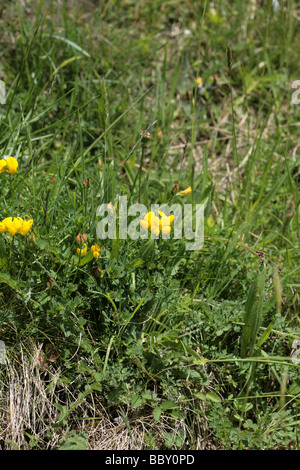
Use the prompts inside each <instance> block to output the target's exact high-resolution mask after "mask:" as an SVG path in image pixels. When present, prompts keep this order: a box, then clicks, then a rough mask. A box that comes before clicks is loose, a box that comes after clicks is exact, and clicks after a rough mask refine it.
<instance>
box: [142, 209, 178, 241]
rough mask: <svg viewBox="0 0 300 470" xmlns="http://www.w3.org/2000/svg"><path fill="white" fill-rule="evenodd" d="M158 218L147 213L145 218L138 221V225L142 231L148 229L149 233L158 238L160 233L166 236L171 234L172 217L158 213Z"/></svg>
mask: <svg viewBox="0 0 300 470" xmlns="http://www.w3.org/2000/svg"><path fill="white" fill-rule="evenodd" d="M158 213H159V215H160V217H158V216H157V215H155V213H154V212H153V211H150V212H148V213H147V214H146V215H145V217H144V218H143V219H142V220H141V221H140V225H141V227H142V228H143V229H144V230H148V228H150V230H151V232H152V233H153V234H154V235H156V236H158V235H159V234H160V232H161V233H163V234H164V235H167V234H168V233H170V232H171V225H172V223H173V221H174V215H173V214H172V215H170V216H168V215H166V214H164V213H163V212H161V211H159V212H158Z"/></svg>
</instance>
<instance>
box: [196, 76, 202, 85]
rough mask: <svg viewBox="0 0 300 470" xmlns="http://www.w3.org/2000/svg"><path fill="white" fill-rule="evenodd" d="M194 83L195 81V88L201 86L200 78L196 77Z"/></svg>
mask: <svg viewBox="0 0 300 470" xmlns="http://www.w3.org/2000/svg"><path fill="white" fill-rule="evenodd" d="M195 81H196V85H197V86H202V78H201V77H197V78H196V80H195Z"/></svg>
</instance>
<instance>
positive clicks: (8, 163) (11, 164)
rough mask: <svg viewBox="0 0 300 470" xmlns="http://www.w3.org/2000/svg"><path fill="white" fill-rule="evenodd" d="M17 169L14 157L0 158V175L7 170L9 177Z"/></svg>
mask: <svg viewBox="0 0 300 470" xmlns="http://www.w3.org/2000/svg"><path fill="white" fill-rule="evenodd" d="M17 168H18V162H17V160H16V159H15V158H14V157H8V158H7V159H5V158H1V160H0V173H5V172H6V171H7V170H8V171H9V172H10V174H11V175H14V174H15V173H16V172H17Z"/></svg>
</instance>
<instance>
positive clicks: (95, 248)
mask: <svg viewBox="0 0 300 470" xmlns="http://www.w3.org/2000/svg"><path fill="white" fill-rule="evenodd" d="M91 250H92V253H93V256H94V258H98V256H100V251H101V248H100V246H98V245H97V243H95V245H92V246H91Z"/></svg>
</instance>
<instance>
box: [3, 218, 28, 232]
mask: <svg viewBox="0 0 300 470" xmlns="http://www.w3.org/2000/svg"><path fill="white" fill-rule="evenodd" d="M32 224H33V220H32V219H30V220H23V219H22V218H21V217H6V219H4V220H2V222H0V233H4V232H8V233H9V234H10V236H11V237H13V236H14V235H15V234H16V233H20V234H21V235H23V236H25V235H27V233H28V232H29V230H30V229H31V227H32Z"/></svg>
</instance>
